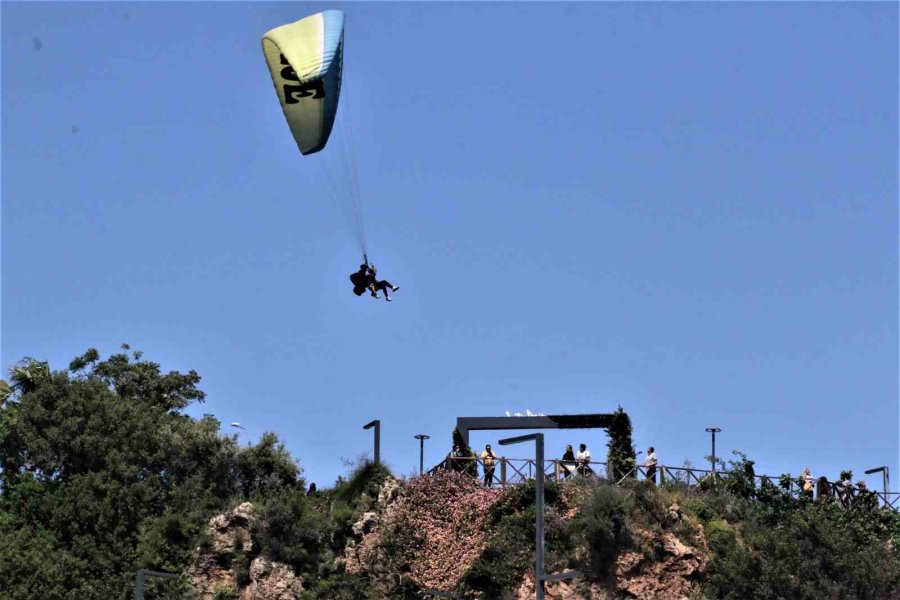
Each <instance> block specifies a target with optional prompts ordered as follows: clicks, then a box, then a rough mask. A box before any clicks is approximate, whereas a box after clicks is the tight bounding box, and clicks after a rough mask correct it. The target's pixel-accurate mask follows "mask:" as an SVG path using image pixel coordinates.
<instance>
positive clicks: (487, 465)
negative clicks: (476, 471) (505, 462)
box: [481, 444, 497, 487]
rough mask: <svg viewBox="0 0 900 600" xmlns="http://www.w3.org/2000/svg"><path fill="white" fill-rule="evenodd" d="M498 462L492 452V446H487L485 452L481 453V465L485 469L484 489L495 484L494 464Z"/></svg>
mask: <svg viewBox="0 0 900 600" xmlns="http://www.w3.org/2000/svg"><path fill="white" fill-rule="evenodd" d="M496 460H497V455H496V454H494V451H493V450H491V445H490V444H487V445H486V446H485V447H484V452H482V453H481V464H482V466H483V467H484V487H491V486H492V485H493V484H494V462H495V461H496Z"/></svg>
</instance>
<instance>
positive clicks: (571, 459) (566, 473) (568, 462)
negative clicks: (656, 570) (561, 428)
mask: <svg viewBox="0 0 900 600" xmlns="http://www.w3.org/2000/svg"><path fill="white" fill-rule="evenodd" d="M561 466H562V473H563V477H564V478H566V479H568V478H569V477H570V476H571V475H572V473H573V472H574V471H575V452H574V451H573V450H572V444H566V451H565V452H563V455H562V465H561Z"/></svg>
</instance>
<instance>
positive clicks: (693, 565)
mask: <svg viewBox="0 0 900 600" xmlns="http://www.w3.org/2000/svg"><path fill="white" fill-rule="evenodd" d="M670 510H671V509H670ZM679 512H680V511H679ZM636 537H637V539H636V540H635V541H636V542H637V544H638V545H639V546H641V545H643V546H649V547H654V548H656V549H657V555H656V556H655V557H654V558H653V559H650V558H647V557H646V556H644V554H643V553H641V552H625V553H623V554H622V555H620V556H619V558H618V560H617V561H616V577H615V581H614V582H608V583H607V584H606V585H601V584H588V583H587V582H585V581H584V580H582V579H570V580H567V581H559V582H549V583H546V584H545V585H544V592H545V595H546V598H547V600H586V599H587V598H591V599H592V600H601V599H602V600H612V599H613V598H617V599H618V598H636V599H637V600H688V599H689V598H690V597H691V594H693V593H694V592H696V591H697V588H698V584H699V580H700V578H701V576H702V575H703V573H704V572H705V570H706V564H707V559H706V547H705V541H704V540H703V538H702V536H698V537H699V540H698V544H699V545H700V548H695V547H693V546H688V545H686V544H684V543H682V542H681V541H680V540H679V539H678V538H676V537H675V536H674V535H673V534H671V533H662V534H659V533H651V532H648V531H641V532H638V535H637V536H636ZM530 598H534V577H533V576H532V575H531V574H530V573H529V574H526V576H525V579H524V580H523V582H522V586H521V587H520V588H519V590H518V593H517V594H516V600H528V599H530Z"/></svg>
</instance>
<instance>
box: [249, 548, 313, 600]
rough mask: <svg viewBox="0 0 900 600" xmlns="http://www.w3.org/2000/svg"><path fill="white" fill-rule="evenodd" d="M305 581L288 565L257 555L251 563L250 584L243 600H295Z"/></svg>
mask: <svg viewBox="0 0 900 600" xmlns="http://www.w3.org/2000/svg"><path fill="white" fill-rule="evenodd" d="M302 591H303V583H302V582H301V581H300V578H299V577H297V576H296V575H294V572H293V571H291V569H290V567H288V566H287V565H284V564H281V563H277V562H273V561H270V560H267V559H265V558H262V557H257V558H255V559H254V560H253V563H252V564H251V565H250V585H249V586H248V587H247V588H246V589H245V590H244V593H243V594H242V598H241V600H295V599H296V598H298V597H299V596H300V592H302Z"/></svg>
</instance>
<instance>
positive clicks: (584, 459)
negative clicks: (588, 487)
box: [575, 444, 593, 477]
mask: <svg viewBox="0 0 900 600" xmlns="http://www.w3.org/2000/svg"><path fill="white" fill-rule="evenodd" d="M575 462H576V464H577V465H578V467H577V468H578V472H579V473H580V474H581V476H582V477H587V476H588V474H589V473H592V472H593V471H591V465H590V463H591V451H590V450H588V447H587V444H579V445H578V454H576V455H575Z"/></svg>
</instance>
